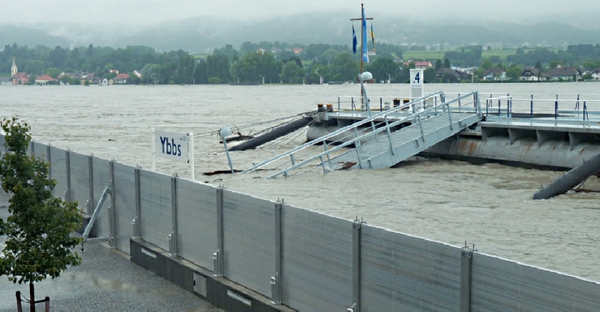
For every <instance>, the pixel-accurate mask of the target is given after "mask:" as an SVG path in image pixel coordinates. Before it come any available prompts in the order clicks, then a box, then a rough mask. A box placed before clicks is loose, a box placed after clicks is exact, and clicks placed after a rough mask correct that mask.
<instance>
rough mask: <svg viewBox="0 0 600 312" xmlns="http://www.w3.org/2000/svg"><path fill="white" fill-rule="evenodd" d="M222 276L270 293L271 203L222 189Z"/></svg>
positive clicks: (272, 253) (272, 256)
mask: <svg viewBox="0 0 600 312" xmlns="http://www.w3.org/2000/svg"><path fill="white" fill-rule="evenodd" d="M223 232H224V235H223V236H224V237H223V246H224V247H223V248H224V259H225V266H224V268H225V276H226V277H227V278H229V279H230V280H232V281H234V282H236V283H239V284H241V285H243V286H246V287H249V288H251V289H254V290H255V291H257V292H259V293H261V294H263V295H265V296H270V294H271V286H270V283H269V281H270V277H271V276H273V275H274V274H275V203H273V202H270V201H267V200H263V199H258V198H255V197H252V196H248V195H244V194H240V193H236V192H232V191H228V190H224V191H223Z"/></svg>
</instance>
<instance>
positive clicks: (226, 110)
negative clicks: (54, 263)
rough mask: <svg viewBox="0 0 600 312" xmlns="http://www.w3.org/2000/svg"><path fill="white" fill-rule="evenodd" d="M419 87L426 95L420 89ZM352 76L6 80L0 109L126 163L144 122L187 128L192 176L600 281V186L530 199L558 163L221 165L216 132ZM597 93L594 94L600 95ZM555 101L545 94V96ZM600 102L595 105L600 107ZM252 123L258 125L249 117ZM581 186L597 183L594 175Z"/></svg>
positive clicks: (245, 157) (141, 145)
mask: <svg viewBox="0 0 600 312" xmlns="http://www.w3.org/2000/svg"><path fill="white" fill-rule="evenodd" d="M598 87H600V84H598V83H562V84H542V83H540V84H537V83H536V84H455V85H437V84H427V85H425V88H426V91H427V92H429V91H437V90H442V91H445V92H462V93H466V92H470V91H480V92H481V93H484V94H489V93H501V92H504V93H510V94H511V95H513V96H515V97H520V98H523V99H529V98H530V96H531V95H532V94H533V95H534V96H535V97H534V98H535V99H536V100H537V99H549V100H550V99H553V98H554V97H555V94H557V93H560V94H561V97H563V96H564V97H566V96H567V95H565V94H567V93H568V94H570V95H568V96H571V97H573V98H574V97H575V96H576V95H573V94H576V93H581V94H588V95H589V94H592V93H595V92H597V91H598V89H599V88H598ZM368 90H369V91H368V92H369V96H370V97H371V98H376V97H378V96H389V95H394V96H398V97H405V96H407V95H408V94H409V86H408V85H395V84H391V85H384V84H377V85H369V86H368ZM427 92H425V93H427ZM359 95H360V87H359V86H358V85H334V86H328V85H323V86H308V85H307V86H274V85H262V86H228V85H226V86H205V85H203V86H200V85H195V86H103V87H98V86H91V87H82V86H45V87H35V86H1V87H0V117H10V116H13V115H18V116H20V117H21V118H23V119H25V120H26V121H27V122H28V123H29V124H30V125H31V126H32V134H33V138H34V140H36V141H38V142H41V143H51V144H52V145H54V146H57V147H61V148H70V149H71V150H73V151H75V152H78V153H82V154H90V153H93V154H94V155H95V156H98V157H102V158H105V159H113V158H114V159H115V160H116V161H118V162H120V163H124V164H129V165H136V164H139V165H141V166H142V167H144V168H149V167H150V164H151V128H152V127H154V128H156V129H161V130H166V131H174V132H193V133H194V137H195V138H194V140H195V142H194V143H195V158H194V160H195V171H196V175H195V179H196V180H199V181H203V182H205V183H211V184H214V185H218V184H223V185H224V186H225V187H226V188H228V189H231V190H235V191H240V192H243V193H247V194H252V195H254V196H257V197H261V198H265V199H270V200H273V201H275V200H277V199H278V198H283V199H284V200H285V202H286V203H288V204H291V205H294V206H298V207H302V208H306V209H309V210H315V211H319V212H322V213H326V214H329V215H333V216H337V217H342V218H346V219H354V218H355V217H357V216H358V217H359V218H363V219H364V220H365V221H366V222H367V223H369V224H372V225H377V226H381V227H385V228H389V229H392V230H395V231H399V232H403V233H408V234H412V235H416V236H420V237H424V238H428V239H433V240H437V241H441V242H446V243H450V244H454V245H456V246H462V245H463V244H464V242H465V241H468V242H469V244H475V246H476V248H477V250H478V251H480V252H484V253H488V254H493V255H497V256H500V257H504V258H508V259H513V260H517V261H520V262H523V263H527V264H532V265H536V266H541V267H544V268H548V269H552V270H557V271H561V272H565V273H569V274H574V275H577V276H582V277H585V278H588V279H592V280H596V281H600V265H599V263H598V260H597V259H600V248H598V245H599V244H600V226H599V224H600V193H597V192H578V193H569V194H566V195H561V196H557V197H555V198H552V199H550V200H542V201H534V200H532V196H533V194H534V193H535V192H536V191H537V190H539V189H540V187H541V186H542V185H545V184H548V183H549V182H551V181H553V180H554V179H555V178H557V177H558V176H560V175H562V174H563V173H562V172H554V171H541V170H533V169H522V168H515V167H508V166H503V165H499V164H485V165H472V164H469V163H466V162H458V161H445V160H439V159H426V158H420V157H414V158H411V159H410V160H409V161H406V162H403V163H401V164H400V165H398V166H397V167H395V168H390V169H384V170H374V171H369V170H351V171H341V172H333V173H329V174H322V173H307V174H303V175H297V176H292V177H290V178H281V177H280V178H276V179H264V177H265V176H267V175H268V174H269V173H271V172H272V171H258V172H253V173H250V174H235V175H231V174H222V175H212V176H207V175H204V174H203V173H205V172H211V171H215V170H227V169H228V168H229V167H228V164H227V158H226V156H225V154H224V151H223V146H222V145H221V144H220V143H219V138H218V136H217V131H218V130H219V128H221V127H222V126H229V127H231V128H232V129H233V130H236V129H240V131H241V132H242V133H243V134H247V133H250V131H258V130H260V128H261V127H263V128H264V127H265V126H263V125H258V124H257V123H260V122H261V121H266V120H274V119H277V118H281V117H285V116H291V115H296V114H299V113H302V112H307V111H311V110H314V109H316V106H317V103H337V97H338V96H359ZM598 99H599V100H600V98H598ZM548 103H550V102H548ZM598 110H600V109H598ZM251 124H254V125H255V126H253V127H245V126H246V125H251ZM304 139H305V136H304V134H302V133H299V134H298V135H296V136H290V137H287V138H286V139H284V140H280V141H278V142H277V143H275V144H268V145H266V146H261V147H260V148H258V149H256V150H250V151H244V152H232V153H231V157H232V162H233V165H234V167H235V168H236V169H247V168H249V167H251V166H252V164H254V163H258V162H261V161H263V160H266V159H268V158H270V157H271V156H275V155H277V154H279V153H281V152H284V151H286V150H289V149H291V148H293V147H295V146H296V145H298V144H301V143H302V142H303V141H304ZM157 171H160V172H163V173H166V174H169V175H170V174H173V173H175V172H177V173H179V174H180V175H181V176H183V177H189V173H190V170H189V168H188V167H187V165H186V164H182V163H173V162H171V161H169V160H163V159H157ZM584 186H585V188H586V189H591V190H600V181H598V179H597V178H596V177H592V178H590V179H589V180H588V181H587V182H586V183H585V185H584Z"/></svg>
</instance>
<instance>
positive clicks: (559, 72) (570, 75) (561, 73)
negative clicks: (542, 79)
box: [546, 67, 580, 81]
mask: <svg viewBox="0 0 600 312" xmlns="http://www.w3.org/2000/svg"><path fill="white" fill-rule="evenodd" d="M546 76H547V77H548V80H552V81H558V80H567V81H573V80H575V79H579V78H580V77H579V72H578V71H577V69H575V68H573V67H556V68H552V69H550V70H549V71H548V72H547V73H546Z"/></svg>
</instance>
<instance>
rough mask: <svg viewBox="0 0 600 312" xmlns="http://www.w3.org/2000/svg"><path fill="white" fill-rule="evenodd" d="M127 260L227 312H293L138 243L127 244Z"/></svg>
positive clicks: (148, 245) (259, 295)
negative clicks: (128, 256) (128, 253)
mask: <svg viewBox="0 0 600 312" xmlns="http://www.w3.org/2000/svg"><path fill="white" fill-rule="evenodd" d="M129 245H130V247H129V250H130V253H131V255H130V259H131V261H132V262H134V263H135V264H137V265H139V266H141V267H143V268H145V269H146V270H149V271H151V272H154V273H156V274H157V275H158V276H161V277H163V278H164V279H166V280H168V281H170V282H172V283H173V284H175V285H177V286H179V287H181V288H183V289H185V290H187V291H189V292H191V293H194V294H195V295H197V296H199V297H201V298H202V299H204V300H206V301H208V302H210V303H212V304H214V305H215V306H217V307H219V308H221V309H224V310H227V311H242V312H275V311H284V312H288V311H295V310H293V309H291V308H289V307H287V306H284V305H273V304H271V300H270V299H269V298H266V297H265V296H263V295H261V294H259V293H257V292H255V291H252V290H251V289H248V288H246V287H243V286H241V285H238V284H236V283H234V282H232V281H230V280H228V279H226V278H224V277H214V276H213V275H212V272H211V271H209V270H207V269H205V268H203V267H200V266H197V265H195V264H193V263H191V262H189V261H187V260H184V259H181V258H173V257H171V256H170V255H169V253H168V252H167V251H165V250H163V249H161V248H158V247H156V246H154V245H152V244H150V243H148V242H145V241H143V240H141V239H137V238H132V239H130V240H129Z"/></svg>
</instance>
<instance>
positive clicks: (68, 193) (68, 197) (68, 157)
mask: <svg viewBox="0 0 600 312" xmlns="http://www.w3.org/2000/svg"><path fill="white" fill-rule="evenodd" d="M65 159H66V161H65V162H66V164H65V165H66V168H67V191H66V192H65V201H68V202H70V201H71V150H67V152H66V155H65Z"/></svg>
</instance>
